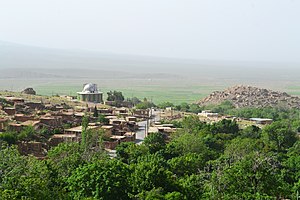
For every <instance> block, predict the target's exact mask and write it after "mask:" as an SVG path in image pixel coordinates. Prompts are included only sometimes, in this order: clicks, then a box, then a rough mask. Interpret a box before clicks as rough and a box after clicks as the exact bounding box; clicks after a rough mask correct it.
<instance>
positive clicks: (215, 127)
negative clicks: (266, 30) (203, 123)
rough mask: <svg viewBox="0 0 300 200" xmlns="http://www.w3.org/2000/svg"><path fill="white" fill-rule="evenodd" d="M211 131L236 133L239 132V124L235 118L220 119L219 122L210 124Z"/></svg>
mask: <svg viewBox="0 0 300 200" xmlns="http://www.w3.org/2000/svg"><path fill="white" fill-rule="evenodd" d="M210 130H211V132H212V133H215V134H216V133H229V134H237V133H238V132H239V126H238V124H237V123H236V121H235V120H227V119H222V120H221V121H219V122H216V123H213V124H212V125H211V126H210Z"/></svg>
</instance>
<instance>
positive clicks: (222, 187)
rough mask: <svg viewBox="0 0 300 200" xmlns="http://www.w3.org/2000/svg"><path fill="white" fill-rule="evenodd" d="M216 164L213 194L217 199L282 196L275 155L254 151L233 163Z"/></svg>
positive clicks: (213, 177)
mask: <svg viewBox="0 0 300 200" xmlns="http://www.w3.org/2000/svg"><path fill="white" fill-rule="evenodd" d="M220 164H221V165H217V166H215V170H214V171H213V173H212V177H211V182H210V184H211V186H210V194H209V195H210V196H214V197H215V198H216V199H221V198H222V199H228V198H230V199H269V198H278V197H279V196H282V195H281V194H282V190H281V189H280V188H282V179H281V178H280V171H279V167H280V163H279V161H278V160H277V158H276V157H275V156H272V155H265V154H262V153H259V152H253V153H251V154H249V155H247V156H245V157H244V158H243V159H241V160H239V161H237V162H235V163H233V164H231V165H226V164H225V165H224V164H223V163H220Z"/></svg>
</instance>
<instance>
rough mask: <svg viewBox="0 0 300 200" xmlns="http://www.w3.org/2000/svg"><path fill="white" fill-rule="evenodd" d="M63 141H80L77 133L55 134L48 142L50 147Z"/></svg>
mask: <svg viewBox="0 0 300 200" xmlns="http://www.w3.org/2000/svg"><path fill="white" fill-rule="evenodd" d="M63 142H79V138H78V137H77V136H76V134H54V135H53V136H52V137H51V138H50V139H49V142H48V144H49V146H50V147H55V146H57V145H59V144H60V143H63Z"/></svg>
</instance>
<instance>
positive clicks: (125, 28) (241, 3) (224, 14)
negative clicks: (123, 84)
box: [0, 0, 300, 63]
mask: <svg viewBox="0 0 300 200" xmlns="http://www.w3.org/2000/svg"><path fill="white" fill-rule="evenodd" d="M0 40H2V41H11V42H16V43H22V44H29V45H36V46H45V47H55V48H67V49H89V50H97V51H102V52H112V53H125V54H142V55H151V56H162V57H177V58H193V59H208V60H242V61H244V60H245V61H273V62H298V63H300V56H299V53H300V0H0Z"/></svg>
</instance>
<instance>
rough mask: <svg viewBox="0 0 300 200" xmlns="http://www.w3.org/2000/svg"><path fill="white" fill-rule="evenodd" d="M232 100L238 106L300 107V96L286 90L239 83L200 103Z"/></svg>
mask: <svg viewBox="0 0 300 200" xmlns="http://www.w3.org/2000/svg"><path fill="white" fill-rule="evenodd" d="M226 100H228V101H230V102H232V103H233V105H234V106H235V107H236V108H242V107H256V108H262V107H276V106H283V107H286V108H300V98H299V97H296V96H291V95H288V94H287V93H285V92H275V91H272V90H267V89H261V88H257V87H252V86H243V85H238V86H234V87H231V88H228V89H226V90H224V91H222V92H220V91H216V92H213V93H212V94H210V95H209V96H208V97H206V98H204V99H202V100H200V101H199V102H198V104H199V105H209V104H220V103H222V102H224V101H226Z"/></svg>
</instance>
